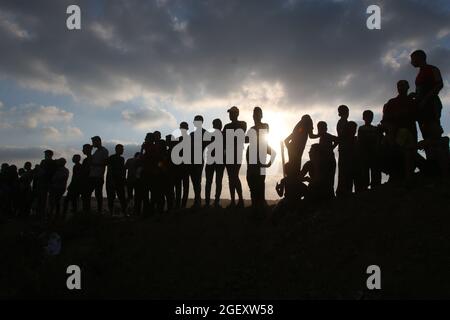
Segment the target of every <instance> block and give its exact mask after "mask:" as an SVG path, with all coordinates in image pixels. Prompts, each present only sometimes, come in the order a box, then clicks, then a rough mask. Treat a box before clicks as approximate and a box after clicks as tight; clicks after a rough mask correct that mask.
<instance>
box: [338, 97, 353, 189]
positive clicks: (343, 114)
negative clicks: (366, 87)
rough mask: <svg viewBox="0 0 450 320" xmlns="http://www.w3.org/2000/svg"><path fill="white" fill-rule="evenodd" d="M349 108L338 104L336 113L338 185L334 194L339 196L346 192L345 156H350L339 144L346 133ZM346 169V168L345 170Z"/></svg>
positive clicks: (346, 161) (346, 162) (346, 163)
mask: <svg viewBox="0 0 450 320" xmlns="http://www.w3.org/2000/svg"><path fill="white" fill-rule="evenodd" d="M349 112H350V111H349V109H348V107H347V106H346V105H340V106H339V107H338V115H339V117H340V119H339V121H338V122H337V125H336V132H337V136H338V141H339V149H338V152H339V158H338V185H337V189H336V195H337V196H341V195H344V194H346V193H347V187H345V186H344V184H343V183H345V181H346V180H345V177H344V175H345V172H346V167H345V166H346V165H347V166H348V164H349V162H348V160H347V158H350V157H351V155H350V154H349V153H348V152H347V151H346V148H345V147H343V145H342V144H341V142H342V140H343V139H344V137H345V135H346V133H347V132H348V130H347V129H348V128H347V126H348V117H349ZM347 171H348V170H347Z"/></svg>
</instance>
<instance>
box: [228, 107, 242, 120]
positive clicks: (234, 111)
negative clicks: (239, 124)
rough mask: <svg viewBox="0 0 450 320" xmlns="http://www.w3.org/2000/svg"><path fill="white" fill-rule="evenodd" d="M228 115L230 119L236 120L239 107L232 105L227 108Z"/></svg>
mask: <svg viewBox="0 0 450 320" xmlns="http://www.w3.org/2000/svg"><path fill="white" fill-rule="evenodd" d="M227 112H228V116H229V117H230V120H231V121H237V119H238V117H239V109H238V107H236V106H232V107H231V108H230V109H228V110H227Z"/></svg>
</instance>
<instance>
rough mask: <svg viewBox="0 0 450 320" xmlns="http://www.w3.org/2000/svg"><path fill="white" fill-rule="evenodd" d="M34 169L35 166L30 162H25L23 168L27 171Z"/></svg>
mask: <svg viewBox="0 0 450 320" xmlns="http://www.w3.org/2000/svg"><path fill="white" fill-rule="evenodd" d="M32 167H33V165H32V164H31V162H30V161H27V162H25V164H24V165H23V168H24V169H25V170H26V171H30V170H31V169H32Z"/></svg>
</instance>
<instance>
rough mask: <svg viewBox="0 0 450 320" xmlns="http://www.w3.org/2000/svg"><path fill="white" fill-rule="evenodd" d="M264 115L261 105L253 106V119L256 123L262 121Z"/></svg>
mask: <svg viewBox="0 0 450 320" xmlns="http://www.w3.org/2000/svg"><path fill="white" fill-rule="evenodd" d="M262 117H263V112H262V109H261V108H260V107H254V108H253V120H254V121H255V123H258V122H261V119H262Z"/></svg>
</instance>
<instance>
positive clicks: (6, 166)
mask: <svg viewBox="0 0 450 320" xmlns="http://www.w3.org/2000/svg"><path fill="white" fill-rule="evenodd" d="M8 167H9V164H7V163H6V162H5V163H2V168H1V171H2V172H5V171H6V170H7V169H8Z"/></svg>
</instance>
